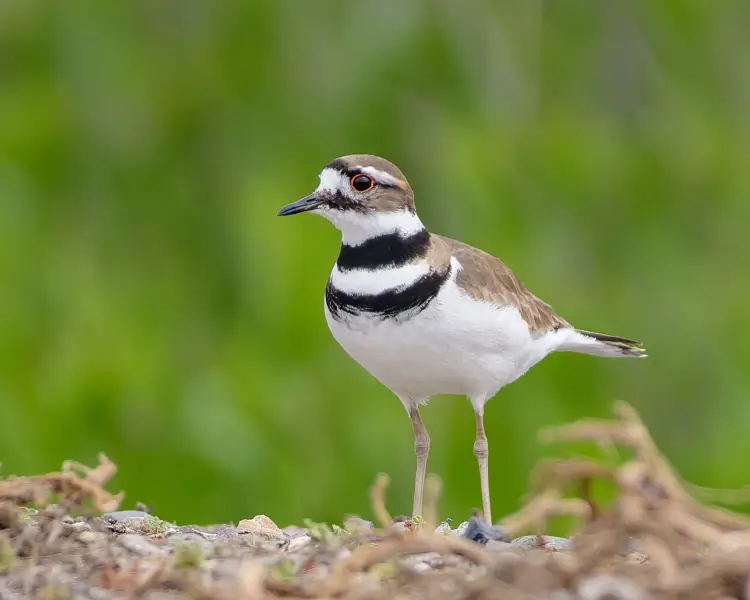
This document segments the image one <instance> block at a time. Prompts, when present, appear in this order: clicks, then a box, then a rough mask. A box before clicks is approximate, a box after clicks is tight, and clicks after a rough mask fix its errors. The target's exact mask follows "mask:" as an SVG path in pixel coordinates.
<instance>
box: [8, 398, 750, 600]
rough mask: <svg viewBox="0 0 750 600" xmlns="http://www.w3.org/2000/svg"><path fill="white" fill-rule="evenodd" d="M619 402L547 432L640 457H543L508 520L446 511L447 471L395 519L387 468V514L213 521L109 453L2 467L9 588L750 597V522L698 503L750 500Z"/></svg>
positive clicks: (156, 593)
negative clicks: (43, 471)
mask: <svg viewBox="0 0 750 600" xmlns="http://www.w3.org/2000/svg"><path fill="white" fill-rule="evenodd" d="M615 410H616V415H617V419H616V420H612V421H582V422H578V423H573V424H571V425H568V426H565V427H562V428H557V429H554V430H551V431H548V432H546V433H545V434H544V438H545V439H547V440H557V441H580V440H594V441H597V442H599V443H603V444H614V445H618V446H621V447H624V448H627V449H629V451H630V457H629V458H628V459H627V460H625V461H620V462H619V464H606V463H600V462H594V461H591V460H589V459H581V458H578V459H571V460H556V461H547V462H545V463H543V464H541V465H540V466H539V468H538V469H537V470H536V472H535V474H534V476H533V477H532V481H533V482H534V485H533V486H532V490H531V493H530V495H529V498H530V499H529V501H528V502H527V503H526V504H525V506H524V507H523V508H522V509H521V510H520V511H519V512H518V513H516V514H513V515H508V516H506V517H505V518H504V519H502V520H501V522H500V523H499V526H498V527H489V526H487V525H484V524H483V523H482V522H481V520H480V519H478V518H477V516H473V517H472V518H471V519H469V520H468V521H466V522H464V523H462V524H461V525H460V526H459V527H457V528H456V529H453V528H451V527H450V525H449V524H448V523H446V522H443V523H440V522H439V518H438V500H439V487H440V486H439V482H438V481H437V480H436V479H432V480H431V481H430V485H429V486H428V490H429V494H428V496H429V497H428V498H427V499H426V500H427V501H426V508H425V515H424V516H423V517H420V518H416V519H399V518H395V519H394V518H392V517H391V515H389V514H388V510H387V502H386V497H385V495H386V491H387V478H386V477H385V476H381V477H380V478H379V479H378V481H376V483H375V484H374V485H373V488H372V506H373V513H374V514H375V516H376V520H377V524H375V525H373V524H372V523H370V522H368V521H364V520H362V519H359V518H348V519H346V520H345V521H344V522H343V523H342V524H341V526H336V525H330V526H329V525H327V524H324V523H314V522H310V521H307V522H306V523H304V524H300V527H290V528H286V529H285V530H281V529H279V528H278V527H277V526H276V525H275V524H274V523H273V522H272V521H271V520H270V519H269V518H268V517H265V516H263V515H259V516H256V517H254V518H252V519H246V520H243V521H241V522H240V523H238V524H237V525H234V524H230V525H222V526H213V527H199V526H177V525H175V524H172V523H167V522H164V521H161V520H160V519H159V518H158V517H156V516H153V515H149V514H148V513H147V512H144V511H121V510H118V508H119V504H120V500H121V497H120V496H119V495H113V494H110V493H109V492H107V491H106V490H105V489H104V487H103V486H104V485H105V484H106V483H107V482H108V480H109V479H110V478H111V477H112V475H113V474H114V472H115V467H114V465H113V464H112V463H111V462H109V461H108V460H107V459H106V457H104V456H102V457H101V459H100V464H99V466H97V467H95V468H93V469H88V468H86V467H84V466H82V465H78V464H75V463H68V464H65V465H63V469H62V470H61V472H59V473H51V474H47V475H41V476H34V477H9V478H6V479H2V480H0V600H6V599H9V600H10V599H16V598H19V599H20V598H41V599H45V600H73V599H74V598H81V599H84V598H94V599H102V600H106V599H119V598H146V599H151V600H161V599H165V600H166V599H171V598H174V599H178V598H180V599H182V598H186V599H187V598H191V599H195V598H201V599H206V600H224V599H226V600H230V599H238V600H243V599H255V598H258V599H266V600H273V599H276V598H287V599H294V598H342V599H347V600H349V599H351V600H353V599H362V600H365V599H372V600H379V599H388V600H391V599H405V600H406V599H409V598H430V599H435V600H442V599H446V600H448V599H469V598H471V599H477V600H484V599H486V600H490V599H494V598H498V599H500V598H502V599H511V600H515V599H518V600H521V599H527V598H528V599H532V598H533V599H536V598H549V599H554V600H565V599H570V600H573V599H581V600H595V599H601V600H604V599H605V598H608V599H620V598H621V599H633V600H636V599H646V598H652V599H661V598H665V599H666V598H670V599H676V598H686V599H696V600H698V599H700V600H712V599H717V600H718V599H726V598H745V599H748V598H750V584H749V583H748V575H749V574H750V519H748V518H747V517H746V516H744V515H741V514H737V513H733V512H730V511H728V510H724V509H719V508H715V507H712V506H709V505H707V504H704V503H703V502H701V501H699V498H700V499H702V500H704V501H707V500H708V499H710V497H711V496H713V497H720V498H721V501H722V502H724V503H728V502H730V501H733V500H746V498H742V496H743V494H742V493H740V492H737V493H727V492H722V493H721V494H720V495H719V494H717V493H716V492H711V491H710V490H701V489H697V488H694V487H692V486H689V485H688V484H685V483H684V482H682V481H680V480H679V478H678V477H677V476H676V475H675V474H674V473H673V471H672V469H671V468H670V467H669V465H668V464H667V462H666V461H665V460H664V459H663V458H662V457H661V455H660V454H659V453H658V451H657V449H656V447H655V446H654V444H653V441H652V440H651V438H650V437H649V435H648V432H647V431H646V429H645V427H644V426H643V425H642V424H641V422H640V420H639V419H638V416H637V415H636V414H635V412H634V411H633V410H632V408H630V407H629V406H628V405H626V404H622V403H620V404H617V405H616V407H615ZM596 480H606V481H608V482H610V483H611V484H612V485H613V486H614V489H615V490H616V495H615V500H614V501H613V502H612V503H611V504H609V505H607V506H604V507H602V506H597V505H596V504H595V503H594V501H593V500H592V499H591V497H590V493H589V490H590V486H591V483H592V482H593V481H596ZM51 502H53V503H51ZM559 515H568V516H573V517H575V519H576V522H577V523H578V526H577V528H576V530H575V531H574V534H573V535H572V536H571V537H570V538H557V537H548V536H545V535H542V534H541V533H540V532H544V531H545V530H546V528H547V523H548V520H549V518H550V517H553V516H559ZM522 533H526V534H528V535H520V534H522ZM519 535H520V537H514V536H519Z"/></svg>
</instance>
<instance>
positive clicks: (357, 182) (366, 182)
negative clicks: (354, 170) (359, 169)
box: [350, 175, 375, 192]
mask: <svg viewBox="0 0 750 600" xmlns="http://www.w3.org/2000/svg"><path fill="white" fill-rule="evenodd" d="M350 183H351V185H352V188H353V189H355V190H356V191H358V192H366V191H367V190H371V189H372V188H373V186H374V185H375V180H374V179H373V178H372V177H370V176H369V175H355V176H354V177H352V178H351V181H350Z"/></svg>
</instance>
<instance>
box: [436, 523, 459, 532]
mask: <svg viewBox="0 0 750 600" xmlns="http://www.w3.org/2000/svg"><path fill="white" fill-rule="evenodd" d="M454 534H455V530H454V529H453V528H452V527H451V525H450V522H449V521H443V522H442V523H440V525H438V526H437V527H436V528H435V535H454Z"/></svg>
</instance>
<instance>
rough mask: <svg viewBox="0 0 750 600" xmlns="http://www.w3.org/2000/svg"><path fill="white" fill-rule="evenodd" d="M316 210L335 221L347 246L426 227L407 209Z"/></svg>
mask: <svg viewBox="0 0 750 600" xmlns="http://www.w3.org/2000/svg"><path fill="white" fill-rule="evenodd" d="M314 212H315V213H317V214H319V215H320V216H321V217H325V218H326V219H328V220H329V221H330V222H331V223H333V225H334V227H336V229H338V230H339V231H340V232H341V242H342V243H344V244H346V245H347V246H359V245H360V244H363V243H364V242H366V241H367V240H369V239H372V238H374V237H378V236H379V235H386V234H389V233H399V234H400V235H401V236H403V237H408V236H410V235H414V234H415V233H419V232H420V231H422V230H423V229H424V225H423V224H422V221H420V220H419V217H418V216H417V215H416V214H415V213H413V212H410V211H408V210H406V209H403V210H396V211H392V212H375V213H370V214H363V213H361V212H359V211H356V210H336V209H331V208H328V207H321V208H319V209H317V210H315V211H314Z"/></svg>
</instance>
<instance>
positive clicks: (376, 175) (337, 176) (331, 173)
mask: <svg viewBox="0 0 750 600" xmlns="http://www.w3.org/2000/svg"><path fill="white" fill-rule="evenodd" d="M354 168H355V169H358V170H359V171H362V173H365V174H367V175H369V176H370V177H372V178H373V179H374V180H375V181H378V182H380V183H384V184H386V185H397V184H398V179H396V178H395V177H393V176H392V175H389V174H388V173H386V172H385V171H381V170H379V169H376V168H375V167H359V166H357V167H354ZM323 190H325V191H330V192H342V193H345V194H346V193H347V192H349V191H350V185H349V178H348V177H347V176H346V175H344V174H343V173H342V172H341V171H337V170H336V169H329V168H325V169H323V170H322V171H321V172H320V185H319V186H318V189H317V190H316V191H323Z"/></svg>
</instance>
